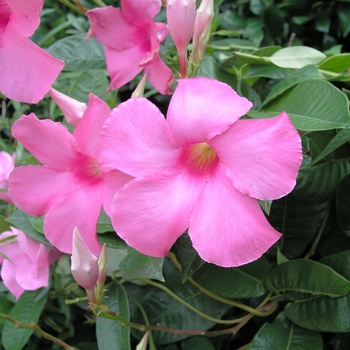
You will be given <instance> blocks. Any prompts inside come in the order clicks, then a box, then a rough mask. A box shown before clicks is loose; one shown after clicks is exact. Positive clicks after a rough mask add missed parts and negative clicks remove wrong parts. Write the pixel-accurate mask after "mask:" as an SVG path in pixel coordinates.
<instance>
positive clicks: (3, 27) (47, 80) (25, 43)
mask: <svg viewBox="0 0 350 350" xmlns="http://www.w3.org/2000/svg"><path fill="white" fill-rule="evenodd" d="M42 6H43V0H0V92H1V93H3V94H4V95H5V96H7V97H8V98H11V99H14V100H17V101H21V102H27V103H37V102H38V101H39V100H41V99H42V98H43V97H44V95H45V94H46V93H47V92H48V90H49V89H50V87H51V85H52V84H53V82H54V81H55V80H56V78H57V76H58V74H59V73H60V71H61V70H62V68H63V66H64V63H63V62H62V61H60V60H58V59H56V58H54V57H52V56H51V55H49V54H48V53H47V52H46V51H45V50H43V49H41V48H39V47H38V46H37V45H35V44H34V43H33V42H32V41H31V40H30V39H29V37H30V36H31V35H32V34H33V33H34V32H35V30H36V29H37V28H38V26H39V23H40V12H41V9H42ZM24 57H25V59H23V58H24Z"/></svg>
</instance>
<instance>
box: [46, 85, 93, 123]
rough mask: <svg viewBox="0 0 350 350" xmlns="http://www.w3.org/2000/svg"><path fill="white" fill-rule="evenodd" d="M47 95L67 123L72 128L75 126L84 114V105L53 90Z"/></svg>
mask: <svg viewBox="0 0 350 350" xmlns="http://www.w3.org/2000/svg"><path fill="white" fill-rule="evenodd" d="M49 94H50V96H51V98H52V99H53V100H54V101H55V102H56V104H57V106H58V107H59V108H60V110H61V111H62V112H63V114H64V117H65V118H66V120H67V122H68V123H69V124H71V125H72V126H77V125H78V123H79V121H80V119H81V118H82V116H83V115H84V113H85V110H86V107H87V106H86V103H83V102H79V101H77V100H75V99H74V98H71V97H69V96H67V95H65V94H62V93H61V92H59V91H57V90H55V89H53V88H51V89H50V91H49Z"/></svg>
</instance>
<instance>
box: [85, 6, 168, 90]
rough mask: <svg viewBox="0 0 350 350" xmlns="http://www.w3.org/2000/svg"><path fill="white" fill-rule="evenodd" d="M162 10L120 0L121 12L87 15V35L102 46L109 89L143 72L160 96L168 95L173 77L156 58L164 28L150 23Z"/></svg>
mask: <svg viewBox="0 0 350 350" xmlns="http://www.w3.org/2000/svg"><path fill="white" fill-rule="evenodd" d="M161 6H162V2H161V0H144V1H139V0H121V9H119V8H114V7H112V6H107V7H104V8H97V9H93V10H90V11H88V12H87V16H88V18H89V21H90V25H91V29H90V32H89V34H90V35H92V36H93V37H94V38H95V39H97V40H98V41H100V42H101V43H102V44H103V45H104V46H105V52H106V62H107V70H108V72H109V74H110V77H111V83H110V86H109V89H119V88H120V87H121V86H123V85H125V84H126V83H128V82H130V81H131V80H132V79H134V78H135V77H136V75H138V74H139V73H141V72H142V71H143V72H144V73H145V74H146V75H147V80H148V81H149V82H150V83H151V84H152V85H153V86H154V87H155V88H156V89H157V90H158V91H159V92H160V93H161V94H169V93H171V86H172V83H173V75H172V72H171V70H170V68H169V67H167V66H166V64H165V63H164V62H163V61H162V60H161V58H160V57H159V50H160V44H161V43H162V42H163V41H164V40H165V38H166V36H167V33H168V32H167V28H166V25H165V24H164V23H160V22H159V23H154V22H153V19H154V17H155V15H157V14H158V12H159V11H160V8H161Z"/></svg>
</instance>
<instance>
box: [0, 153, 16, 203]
mask: <svg viewBox="0 0 350 350" xmlns="http://www.w3.org/2000/svg"><path fill="white" fill-rule="evenodd" d="M15 162H16V154H15V153H14V154H13V155H12V156H11V155H10V154H8V153H6V152H4V151H1V152H0V199H2V200H4V201H6V202H9V203H12V201H11V198H10V195H9V194H8V192H4V191H1V190H6V189H7V188H8V178H9V176H10V174H11V171H12V170H13V168H14V167H15Z"/></svg>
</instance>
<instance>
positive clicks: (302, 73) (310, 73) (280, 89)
mask: <svg viewBox="0 0 350 350" xmlns="http://www.w3.org/2000/svg"><path fill="white" fill-rule="evenodd" d="M310 79H324V77H323V75H322V74H321V73H320V72H319V71H318V69H317V68H316V67H315V66H314V65H308V66H305V67H303V68H301V69H298V70H296V71H295V72H293V73H291V74H289V75H288V76H287V77H286V78H284V79H283V80H281V81H280V82H279V83H277V84H276V85H274V86H272V88H271V91H270V93H269V94H268V95H267V97H266V98H265V100H264V101H263V103H262V105H261V107H262V106H264V105H266V104H268V103H269V102H271V101H272V100H274V99H275V98H276V97H279V96H280V95H282V94H283V93H284V92H285V91H287V90H288V89H290V88H291V87H293V86H295V85H297V84H300V83H301V82H303V81H305V80H310Z"/></svg>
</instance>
